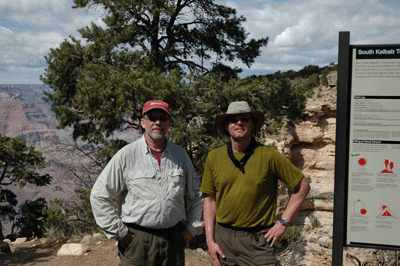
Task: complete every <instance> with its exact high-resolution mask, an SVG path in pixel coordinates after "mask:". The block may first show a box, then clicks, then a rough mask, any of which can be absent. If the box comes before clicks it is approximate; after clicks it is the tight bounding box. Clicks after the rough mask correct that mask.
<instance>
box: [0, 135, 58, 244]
mask: <svg viewBox="0 0 400 266" xmlns="http://www.w3.org/2000/svg"><path fill="white" fill-rule="evenodd" d="M0 151H1V152H0V216H3V217H8V218H11V219H13V218H14V217H15V215H16V212H15V206H17V204H18V201H17V196H16V195H15V193H14V192H12V191H11V190H10V189H9V187H10V186H18V187H19V188H23V187H24V186H25V185H26V184H28V183H29V184H34V185H36V186H46V185H49V184H50V182H51V176H50V175H48V174H44V175H41V174H39V173H38V170H39V169H40V168H42V167H44V166H45V162H44V157H43V156H42V154H41V153H40V152H39V151H35V148H34V147H33V146H26V144H25V143H24V142H23V141H22V140H20V139H18V138H10V137H7V136H4V135H1V134H0ZM3 238H4V237H3V234H2V227H1V219H0V239H3Z"/></svg>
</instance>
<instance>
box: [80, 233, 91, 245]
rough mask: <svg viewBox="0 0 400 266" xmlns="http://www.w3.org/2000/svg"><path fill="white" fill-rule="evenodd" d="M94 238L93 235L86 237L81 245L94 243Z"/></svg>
mask: <svg viewBox="0 0 400 266" xmlns="http://www.w3.org/2000/svg"><path fill="white" fill-rule="evenodd" d="M92 238H93V237H92V236H91V235H85V236H84V237H83V238H82V239H81V241H80V242H79V243H81V244H84V245H88V244H89V243H90V242H91V241H92Z"/></svg>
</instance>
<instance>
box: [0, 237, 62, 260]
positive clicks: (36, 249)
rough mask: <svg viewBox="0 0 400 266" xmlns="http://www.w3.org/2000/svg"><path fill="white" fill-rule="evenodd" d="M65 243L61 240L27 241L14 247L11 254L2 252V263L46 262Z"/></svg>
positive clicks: (0, 257) (0, 255)
mask: <svg viewBox="0 0 400 266" xmlns="http://www.w3.org/2000/svg"><path fill="white" fill-rule="evenodd" d="M62 244H64V243H62V242H60V241H49V242H47V243H43V244H40V243H38V244H36V243H32V242H27V243H24V244H22V245H18V246H16V247H14V248H12V253H11V254H1V253H0V265H4V266H5V265H7V266H8V265H9V266H12V265H27V264H31V263H32V262H36V263H40V262H46V261H48V260H49V259H50V257H51V256H54V255H56V254H57V251H58V250H59V249H60V248H61V245H62Z"/></svg>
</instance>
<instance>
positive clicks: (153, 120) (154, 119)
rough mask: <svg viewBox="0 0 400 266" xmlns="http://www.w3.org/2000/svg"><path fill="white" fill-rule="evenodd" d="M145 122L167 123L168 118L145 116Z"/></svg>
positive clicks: (163, 116)
mask: <svg viewBox="0 0 400 266" xmlns="http://www.w3.org/2000/svg"><path fill="white" fill-rule="evenodd" d="M146 118H147V120H150V121H151V122H156V121H160V122H167V121H168V119H169V116H167V115H160V116H157V115H148V116H146Z"/></svg>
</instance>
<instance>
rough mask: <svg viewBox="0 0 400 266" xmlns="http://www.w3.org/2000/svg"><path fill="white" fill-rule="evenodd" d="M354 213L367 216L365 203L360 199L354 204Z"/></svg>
mask: <svg viewBox="0 0 400 266" xmlns="http://www.w3.org/2000/svg"><path fill="white" fill-rule="evenodd" d="M353 212H354V214H359V213H360V214H362V215H365V214H367V209H365V206H364V202H362V201H361V200H360V199H358V200H356V201H355V202H354V203H353Z"/></svg>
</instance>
